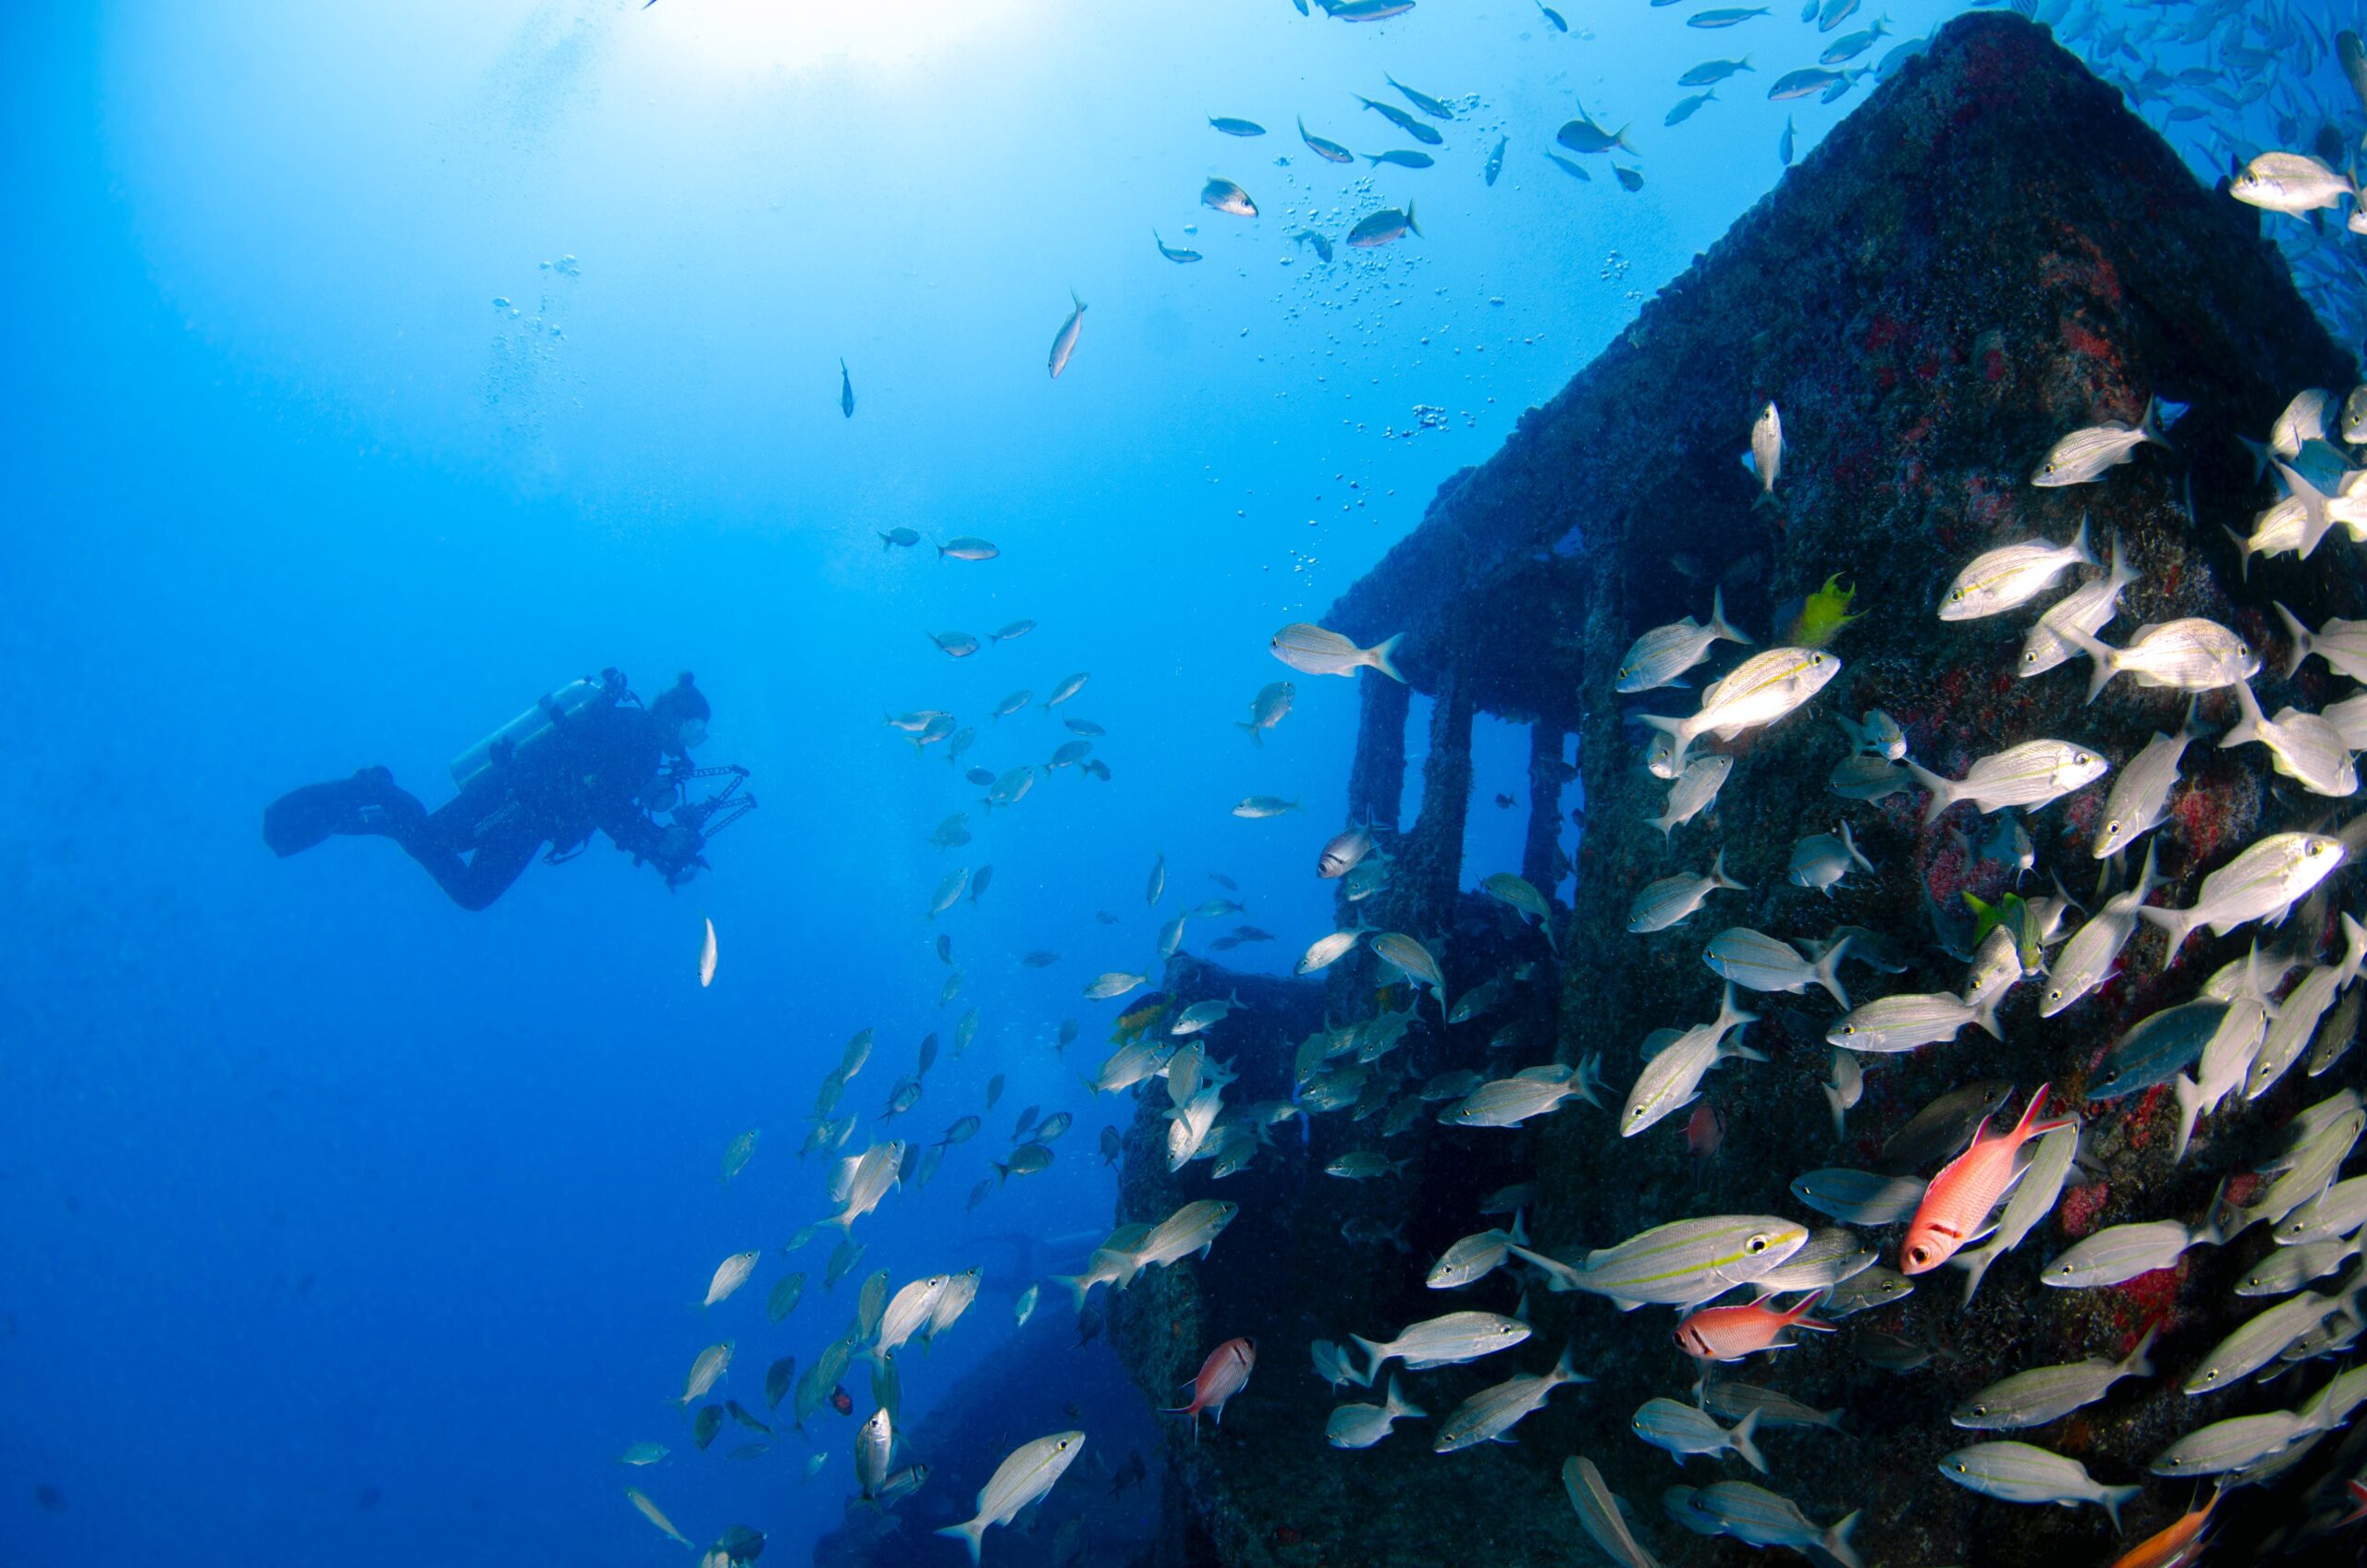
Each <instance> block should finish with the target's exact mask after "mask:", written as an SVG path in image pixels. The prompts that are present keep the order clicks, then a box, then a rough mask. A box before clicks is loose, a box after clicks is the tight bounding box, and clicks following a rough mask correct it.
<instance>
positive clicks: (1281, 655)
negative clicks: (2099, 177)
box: [1267, 621, 1405, 683]
mask: <svg viewBox="0 0 2367 1568" xmlns="http://www.w3.org/2000/svg"><path fill="white" fill-rule="evenodd" d="M1403 636H1404V633H1403V632H1401V633H1399V634H1398V636H1397V637H1391V638H1389V639H1387V640H1385V641H1383V642H1380V643H1375V644H1374V645H1373V646H1371V647H1369V648H1359V647H1357V646H1356V644H1355V642H1353V641H1352V640H1350V639H1349V638H1346V637H1343V636H1341V635H1340V634H1339V633H1338V632H1336V631H1327V630H1325V629H1324V628H1323V627H1320V626H1315V625H1311V624H1309V623H1308V622H1306V621H1294V622H1293V623H1292V624H1291V625H1289V626H1285V627H1283V628H1282V630H1281V631H1277V632H1275V633H1274V635H1273V638H1272V640H1271V641H1270V642H1269V643H1267V647H1268V649H1269V651H1270V652H1271V653H1272V654H1273V655H1274V656H1275V657H1276V658H1278V659H1280V660H1282V662H1283V663H1284V664H1286V665H1288V666H1290V667H1291V668H1293V669H1295V670H1298V671H1300V672H1302V673H1303V674H1306V675H1344V676H1348V677H1350V678H1354V676H1355V673H1356V671H1357V670H1359V669H1362V668H1367V667H1369V668H1373V669H1377V670H1379V671H1380V672H1381V673H1382V674H1383V675H1386V676H1388V677H1389V678H1390V679H1391V680H1395V681H1398V682H1400V683H1403V682H1404V679H1405V678H1404V676H1402V675H1400V674H1398V673H1397V667H1396V665H1394V664H1392V662H1391V661H1390V655H1392V654H1393V653H1395V652H1396V651H1397V643H1398V642H1399V639H1400V638H1402V637H1403Z"/></svg>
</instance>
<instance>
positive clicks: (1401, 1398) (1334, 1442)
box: [1323, 1377, 1429, 1448]
mask: <svg viewBox="0 0 2367 1568" xmlns="http://www.w3.org/2000/svg"><path fill="white" fill-rule="evenodd" d="M1425 1415H1429V1412H1428V1411H1426V1410H1424V1409H1422V1408H1421V1406H1419V1405H1417V1404H1415V1403H1412V1402H1410V1401H1408V1400H1407V1399H1406V1397H1405V1391H1404V1390H1403V1389H1401V1388H1400V1387H1398V1384H1397V1379H1396V1378H1393V1377H1392V1378H1390V1379H1389V1394H1388V1397H1387V1399H1386V1400H1385V1401H1384V1402H1383V1403H1380V1404H1343V1405H1341V1406H1339V1407H1338V1408H1337V1409H1335V1410H1333V1411H1332V1412H1331V1419H1330V1420H1329V1421H1326V1422H1325V1423H1324V1424H1323V1440H1324V1441H1326V1442H1328V1443H1330V1444H1331V1446H1332V1447H1333V1448H1370V1447H1372V1445H1373V1444H1375V1443H1377V1442H1379V1441H1380V1439H1383V1438H1385V1437H1387V1436H1389V1429H1390V1428H1391V1427H1394V1426H1395V1425H1396V1424H1397V1423H1398V1422H1400V1421H1403V1420H1404V1419H1405V1418H1406V1417H1408V1416H1411V1417H1413V1418H1414V1419H1416V1420H1419V1419H1421V1418H1422V1417H1423V1416H1425Z"/></svg>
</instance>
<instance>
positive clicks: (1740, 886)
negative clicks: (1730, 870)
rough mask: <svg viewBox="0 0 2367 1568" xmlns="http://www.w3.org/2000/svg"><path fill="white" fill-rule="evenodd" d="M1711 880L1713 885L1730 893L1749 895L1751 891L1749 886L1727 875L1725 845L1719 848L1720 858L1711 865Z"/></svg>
mask: <svg viewBox="0 0 2367 1568" xmlns="http://www.w3.org/2000/svg"><path fill="white" fill-rule="evenodd" d="M1710 880H1711V883H1712V884H1714V885H1715V886H1717V887H1720V888H1724V889H1725V890H1726V891H1727V892H1729V893H1748V892H1749V891H1750V887H1749V884H1748V883H1744V882H1737V881H1735V879H1734V878H1733V877H1731V876H1727V875H1726V851H1725V849H1724V846H1723V845H1721V846H1720V847H1719V850H1718V858H1717V859H1716V860H1714V861H1712V862H1711V863H1710Z"/></svg>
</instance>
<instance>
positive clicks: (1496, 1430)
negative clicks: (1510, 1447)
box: [1430, 1346, 1594, 1453]
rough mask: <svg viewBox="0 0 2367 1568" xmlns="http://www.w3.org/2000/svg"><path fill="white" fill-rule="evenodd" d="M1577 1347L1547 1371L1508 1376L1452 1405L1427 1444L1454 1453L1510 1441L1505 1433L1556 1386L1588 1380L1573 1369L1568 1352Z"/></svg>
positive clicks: (1541, 1404)
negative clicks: (1530, 1374) (1437, 1430)
mask: <svg viewBox="0 0 2367 1568" xmlns="http://www.w3.org/2000/svg"><path fill="white" fill-rule="evenodd" d="M1575 1350H1576V1347H1575V1346H1573V1347H1571V1348H1570V1349H1568V1350H1564V1352H1563V1353H1562V1359H1561V1360H1560V1361H1558V1362H1556V1363H1554V1365H1553V1369H1552V1370H1551V1371H1550V1372H1546V1373H1542V1374H1539V1375H1536V1376H1529V1375H1527V1374H1523V1375H1520V1376H1516V1377H1512V1378H1505V1379H1504V1380H1503V1381H1502V1382H1501V1383H1496V1384H1493V1385H1490V1387H1488V1388H1484V1389H1482V1390H1479V1391H1478V1393H1476V1394H1473V1395H1472V1396H1471V1397H1470V1398H1469V1399H1466V1400H1465V1401H1464V1402H1463V1403H1461V1404H1459V1405H1457V1406H1455V1408H1454V1409H1453V1412H1451V1413H1450V1414H1449V1415H1447V1417H1446V1419H1445V1420H1443V1421H1441V1422H1440V1423H1439V1435H1438V1437H1437V1439H1435V1440H1434V1441H1432V1443H1431V1444H1430V1452H1433V1453H1453V1452H1458V1451H1459V1450H1462V1449H1466V1448H1472V1447H1475V1446H1477V1445H1478V1444H1480V1443H1486V1442H1497V1441H1507V1442H1508V1441H1510V1440H1511V1439H1508V1438H1505V1437H1504V1434H1505V1433H1506V1432H1508V1431H1510V1430H1512V1429H1513V1427H1516V1426H1518V1425H1519V1424H1520V1423H1521V1421H1522V1420H1523V1419H1524V1418H1526V1417H1527V1416H1528V1415H1532V1414H1534V1413H1535V1412H1537V1411H1539V1410H1541V1409H1543V1408H1544V1406H1545V1402H1546V1400H1547V1399H1548V1398H1550V1397H1551V1395H1552V1392H1553V1390H1556V1389H1560V1388H1567V1387H1568V1386H1570V1385H1571V1384H1573V1383H1591V1382H1593V1381H1594V1379H1593V1378H1588V1377H1586V1376H1584V1375H1583V1374H1581V1373H1579V1372H1577V1371H1575V1370H1574V1369H1572V1367H1571V1366H1570V1356H1571V1354H1573V1353H1574V1351H1575Z"/></svg>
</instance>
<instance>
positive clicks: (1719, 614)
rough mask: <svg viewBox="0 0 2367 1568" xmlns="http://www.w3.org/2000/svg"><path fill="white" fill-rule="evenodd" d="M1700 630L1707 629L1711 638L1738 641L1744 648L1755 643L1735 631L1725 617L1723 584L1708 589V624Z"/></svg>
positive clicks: (1733, 626)
mask: <svg viewBox="0 0 2367 1568" xmlns="http://www.w3.org/2000/svg"><path fill="white" fill-rule="evenodd" d="M1702 630H1703V631H1707V632H1708V633H1709V634H1710V635H1711V638H1712V639H1713V640H1714V639H1716V638H1720V637H1723V638H1724V639H1725V640H1726V641H1727V642H1729V643H1741V644H1742V645H1743V646H1744V647H1746V648H1748V647H1754V646H1756V645H1757V644H1755V643H1752V642H1751V640H1750V639H1749V638H1748V637H1746V636H1744V635H1743V634H1742V633H1741V632H1739V631H1735V625H1734V622H1732V621H1730V620H1728V619H1726V590H1725V587H1724V585H1723V584H1721V585H1719V586H1718V587H1715V588H1712V589H1711V590H1710V624H1709V625H1707V626H1705V627H1703V628H1702Z"/></svg>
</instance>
